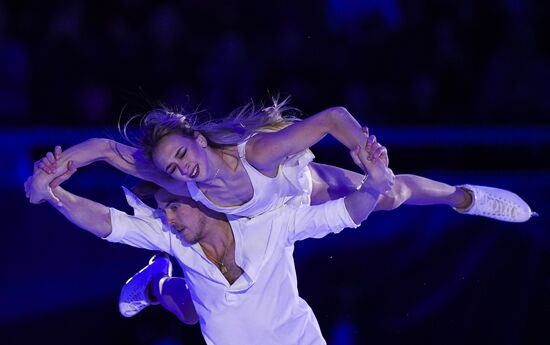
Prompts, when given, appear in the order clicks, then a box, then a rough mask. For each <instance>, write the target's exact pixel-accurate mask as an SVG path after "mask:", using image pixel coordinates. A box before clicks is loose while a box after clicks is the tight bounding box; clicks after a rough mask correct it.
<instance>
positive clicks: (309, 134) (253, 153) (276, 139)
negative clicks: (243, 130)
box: [246, 107, 387, 171]
mask: <svg viewBox="0 0 550 345" xmlns="http://www.w3.org/2000/svg"><path fill="white" fill-rule="evenodd" d="M327 134H330V135H332V136H333V137H334V138H336V139H337V140H338V141H340V142H341V143H342V144H344V145H345V146H346V147H347V148H348V149H352V148H354V147H356V146H357V145H359V146H360V147H365V144H366V142H367V136H368V133H366V134H367V135H365V132H364V131H363V128H362V127H361V125H360V124H359V123H358V122H357V120H355V118H354V117H353V116H352V115H351V114H350V113H349V112H348V111H347V110H346V109H345V108H343V107H334V108H329V109H327V110H324V111H322V112H320V113H318V114H315V115H313V116H311V117H309V118H307V119H305V120H303V121H300V122H296V123H293V124H292V125H290V126H288V127H286V128H283V129H281V130H280V131H277V132H268V133H266V132H261V133H258V134H257V135H255V136H254V137H252V138H251V139H250V140H249V142H248V143H247V147H246V158H247V160H248V161H249V162H250V163H251V164H252V165H253V166H254V167H256V168H257V169H258V170H261V171H272V170H274V169H276V168H277V167H278V166H279V164H280V163H281V162H282V161H283V160H284V159H285V158H286V157H287V156H289V155H292V154H295V153H298V152H300V151H303V150H305V149H307V148H309V147H311V146H312V145H314V144H316V143H317V142H319V141H320V140H321V139H322V138H323V137H324V136H325V135H327ZM381 158H382V159H383V160H384V162H385V163H386V166H387V156H384V157H381Z"/></svg>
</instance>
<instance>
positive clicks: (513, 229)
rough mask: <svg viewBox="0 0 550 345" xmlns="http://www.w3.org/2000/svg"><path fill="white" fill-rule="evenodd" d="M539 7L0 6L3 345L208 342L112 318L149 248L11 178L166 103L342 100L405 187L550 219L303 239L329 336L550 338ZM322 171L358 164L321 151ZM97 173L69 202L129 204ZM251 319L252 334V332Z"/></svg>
mask: <svg viewBox="0 0 550 345" xmlns="http://www.w3.org/2000/svg"><path fill="white" fill-rule="evenodd" d="M549 10H550V5H549V4H548V2H545V1H514V0H507V1H444V2H442V1H421V0H410V1H395V0H386V1H384V0H364V1H360V0H343V1H337V0H326V1H278V2H275V3H268V2H262V1H240V2H217V1H206V0H203V1H197V0H192V1H180V2H177V1H156V2H152V1H144V0H134V1H132V0H113V1H108V2H107V1H105V2H101V1H93V2H92V1H89V2H86V1H54V2H43V1H10V0H8V1H2V2H1V3H0V123H1V124H2V125H1V126H2V128H1V129H0V144H1V145H0V147H1V152H2V156H3V157H4V163H2V167H3V169H0V191H1V192H2V194H3V195H4V197H3V198H2V201H0V207H1V208H2V209H3V210H4V219H5V221H4V227H3V234H4V235H3V241H2V242H1V243H2V245H3V250H2V256H1V257H0V258H1V262H2V278H1V280H0V282H1V284H0V294H1V296H2V300H3V303H2V304H1V307H0V342H1V343H2V344H13V345H16V344H17V345H22V344H35V343H36V344H76V343H78V344H156V345H160V344H163V345H168V344H170V345H171V344H201V343H203V341H202V337H201V335H200V330H199V328H198V326H193V327H189V326H186V325H183V324H180V323H178V322H177V320H176V318H175V317H172V316H171V315H169V314H168V313H167V312H164V311H163V310H161V309H160V308H159V307H155V308H149V309H147V310H145V311H143V312H142V313H141V314H139V315H138V316H136V317H134V318H132V319H125V318H123V317H122V316H120V315H119V314H118V311H117V305H116V302H117V299H118V293H119V290H120V288H121V286H122V284H123V283H124V281H125V280H126V279H127V278H128V277H129V276H131V275H132V274H134V273H135V272H136V271H137V270H138V269H140V268H141V267H142V266H143V265H145V264H146V262H147V259H148V257H149V256H150V255H151V253H148V252H145V251H141V250H136V249H133V248H129V247H124V246H121V245H113V244H108V243H106V242H103V241H101V240H97V239H95V238H94V237H93V236H91V235H89V234H87V233H85V232H84V231H80V230H78V229H77V228H76V227H75V226H73V225H71V224H70V223H68V222H67V221H65V220H64V219H63V218H62V217H61V216H60V215H59V214H57V213H56V212H55V211H54V210H53V209H51V208H50V207H49V206H48V205H30V204H28V203H27V201H26V199H25V196H24V192H23V189H22V184H23V182H24V180H25V179H26V178H27V176H28V175H29V174H30V173H31V168H32V163H33V162H34V161H35V160H36V159H38V158H40V157H41V156H42V155H43V154H44V153H45V152H47V151H48V150H51V148H52V147H53V145H55V144H61V145H63V146H64V147H68V146H70V145H73V144H76V143H78V142H80V141H82V140H85V139H87V138H89V137H97V136H102V137H103V136H109V137H113V138H115V139H117V138H119V137H118V135H117V131H116V124H117V122H118V119H119V116H122V118H127V117H129V116H131V115H133V114H134V113H136V112H143V111H146V110H148V109H149V108H150V107H151V106H152V105H158V104H159V103H160V102H163V103H166V104H168V105H176V106H179V107H183V108H186V109H206V110H208V111H209V113H210V114H211V116H213V117H217V116H224V115H225V114H227V113H228V112H229V111H231V110H232V109H234V108H236V107H238V106H240V105H243V104H244V103H246V102H248V101H249V100H251V99H254V100H256V101H262V100H263V101H269V97H270V95H271V94H276V93H281V94H282V95H283V96H287V95H292V97H293V105H295V106H297V107H298V108H300V109H302V110H303V111H304V113H305V116H307V115H309V114H314V113H316V112H318V111H320V110H322V109H324V108H326V107H330V106H336V105H340V106H345V107H346V108H347V109H348V110H349V111H350V112H351V113H352V114H353V115H354V116H355V117H356V118H357V119H358V120H359V121H360V122H361V124H364V125H368V126H369V127H370V128H371V130H372V131H373V132H374V133H375V134H377V137H378V138H379V140H380V141H381V142H382V143H383V144H385V145H386V146H387V147H388V149H389V153H390V157H391V166H392V168H393V170H394V171H395V172H396V173H415V174H419V175H422V176H427V177H430V178H433V179H437V180H441V181H445V182H448V183H450V184H460V183H475V184H482V185H491V186H497V187H502V188H507V189H511V190H513V191H515V192H516V193H518V194H519V195H521V196H522V197H524V198H525V200H527V201H528V202H529V203H530V205H531V206H532V208H533V209H535V210H537V211H539V213H540V214H541V217H539V218H536V219H532V220H531V221H529V222H528V223H525V224H507V223H502V222H497V221H493V220H488V219H482V218H475V217H469V216H462V215H459V214H457V213H455V212H454V211H452V210H451V209H449V208H447V207H444V206H431V207H415V206H404V207H401V208H400V209H398V210H395V211H392V212H378V213H376V214H373V215H372V216H371V217H370V218H369V219H368V220H367V221H366V222H365V224H364V225H363V226H362V228H361V229H360V230H358V231H354V230H346V231H345V232H343V233H342V234H339V235H337V236H328V237H327V238H325V239H322V240H309V241H305V242H303V243H299V244H298V245H297V247H296V254H295V256H296V265H297V270H298V279H299V288H300V293H301V295H302V297H303V298H305V299H306V300H307V301H308V302H309V303H310V305H311V306H312V308H313V309H314V311H315V313H316V315H317V317H318V320H319V322H320V325H321V328H322V331H323V333H324V335H325V337H326V339H327V341H328V342H329V344H548V343H549V341H550V331H548V327H547V323H548V320H549V317H548V315H549V312H550V255H549V249H550V238H549V236H548V230H549V228H550V222H549V221H548V215H549V214H550V210H549V208H548V201H549V200H550V167H549V163H548V161H549V159H548V157H549V154H548V153H549V150H548V148H549V146H550V121H549V120H550V117H549V114H550V97H549V96H550V91H549V90H550V39H549V34H550V21H549V20H548V11H549ZM313 150H314V152H315V153H316V155H317V157H318V160H319V161H320V162H325V163H331V164H334V165H338V166H342V167H347V168H350V169H354V167H353V166H352V164H351V161H350V159H349V158H348V156H347V151H346V150H345V149H344V148H343V147H341V145H339V144H337V143H335V142H333V141H332V140H329V139H327V140H324V141H323V142H322V143H320V144H319V145H317V146H316V147H314V149H313ZM134 182H135V180H133V179H132V178H129V177H125V176H123V175H122V174H119V173H118V172H115V171H113V170H112V169H110V168H108V167H107V166H105V165H103V164H96V165H95V166H91V167H87V168H84V169H81V171H80V172H79V173H78V174H77V176H75V177H74V178H73V179H72V180H71V181H69V182H68V183H67V188H68V189H70V190H72V191H74V192H76V193H80V194H82V195H84V196H87V197H90V198H92V199H94V200H98V201H101V202H102V203H105V204H108V205H112V206H115V207H118V208H122V209H125V210H127V207H126V206H125V205H124V202H123V197H122V192H121V190H120V188H119V186H120V185H121V184H124V185H127V186H131V185H132V184H133V183H134ZM251 327H252V326H251Z"/></svg>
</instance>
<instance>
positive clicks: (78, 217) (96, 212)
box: [48, 187, 112, 237]
mask: <svg viewBox="0 0 550 345" xmlns="http://www.w3.org/2000/svg"><path fill="white" fill-rule="evenodd" d="M53 194H54V195H55V196H56V197H57V198H58V199H59V200H60V202H61V204H62V206H59V205H58V204H57V203H56V202H55V201H53V200H48V201H49V202H50V204H51V205H52V206H53V207H54V208H56V209H57V210H58V211H59V212H61V213H62V214H63V215H64V216H65V217H66V218H67V219H68V220H70V221H71V222H72V223H74V224H75V225H76V226H78V227H80V228H82V229H84V230H86V231H88V232H90V233H92V234H94V235H96V236H98V237H106V236H108V235H110V234H111V232H112V226H111V214H110V211H109V208H108V207H107V206H105V205H102V204H100V203H98V202H95V201H92V200H89V199H86V198H83V197H80V196H78V195H75V194H72V193H70V192H68V191H66V190H64V189H63V188H61V187H56V188H54V189H53Z"/></svg>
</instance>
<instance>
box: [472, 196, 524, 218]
mask: <svg viewBox="0 0 550 345" xmlns="http://www.w3.org/2000/svg"><path fill="white" fill-rule="evenodd" d="M480 204H482V205H487V206H489V207H482V209H481V212H480V213H482V214H483V215H486V216H489V215H491V216H500V217H506V218H509V219H513V218H514V217H515V215H516V211H517V210H516V205H515V204H514V203H511V202H509V201H508V200H506V199H503V198H501V197H498V196H494V195H491V194H486V193H483V195H482V196H481V203H480Z"/></svg>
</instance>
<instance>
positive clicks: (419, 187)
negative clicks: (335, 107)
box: [310, 163, 532, 222]
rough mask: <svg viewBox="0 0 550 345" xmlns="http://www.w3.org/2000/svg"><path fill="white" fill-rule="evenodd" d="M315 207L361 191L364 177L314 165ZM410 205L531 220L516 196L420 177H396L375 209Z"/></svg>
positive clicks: (313, 201)
mask: <svg viewBox="0 0 550 345" xmlns="http://www.w3.org/2000/svg"><path fill="white" fill-rule="evenodd" d="M310 170H311V172H312V177H313V192H312V195H311V203H312V204H320V203H323V202H325V201H328V200H333V199H338V198H340V197H343V196H344V195H347V194H348V193H349V192H350V191H351V190H353V189H355V188H357V186H358V185H359V184H360V183H361V180H362V179H363V176H362V175H360V174H358V173H355V172H352V171H349V170H345V169H341V168H337V167H334V166H330V165H324V164H319V163H311V164H310ZM402 204H407V205H448V206H451V207H453V208H454V209H455V210H457V211H458V212H460V213H465V214H473V215H480V216H485V217H489V218H494V219H498V220H502V221H509V222H523V221H526V220H528V219H529V218H530V217H531V215H532V214H531V210H530V208H529V206H528V205H527V204H526V203H525V202H524V201H523V200H522V199H521V198H520V197H518V196H517V195H516V194H514V193H512V192H509V191H506V190H503V189H497V188H489V187H482V186H472V185H465V186H451V185H448V184H446V183H442V182H439V181H434V180H431V179H428V178H425V177H422V176H417V175H396V178H395V185H394V188H393V189H392V191H391V192H390V193H388V194H387V195H381V196H380V198H379V200H378V204H377V206H376V208H375V210H377V211H380V210H393V209H395V208H397V207H399V206H400V205H402Z"/></svg>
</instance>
